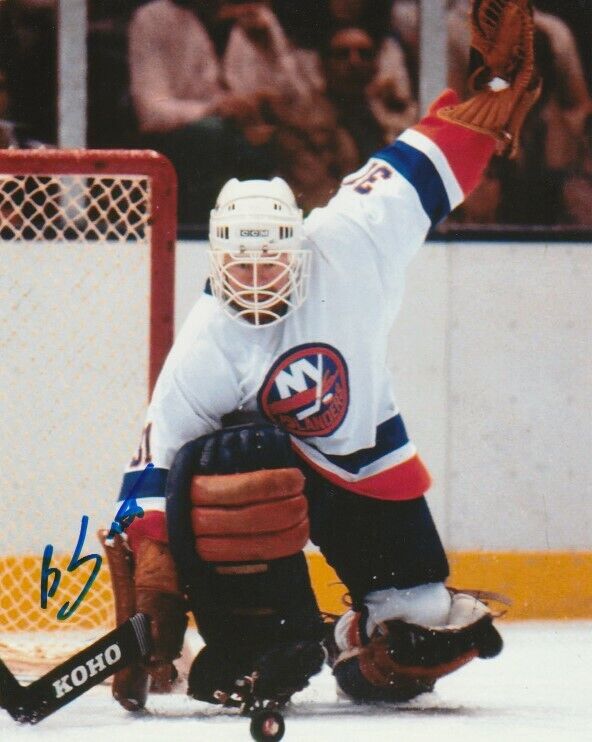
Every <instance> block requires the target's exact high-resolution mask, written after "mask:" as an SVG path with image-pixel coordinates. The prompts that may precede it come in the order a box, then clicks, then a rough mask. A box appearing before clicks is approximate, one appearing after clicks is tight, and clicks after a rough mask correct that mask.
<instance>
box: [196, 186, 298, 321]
mask: <svg viewBox="0 0 592 742" xmlns="http://www.w3.org/2000/svg"><path fill="white" fill-rule="evenodd" d="M303 241H304V236H303V230H302V211H301V210H300V209H299V208H298V206H297V205H296V200H295V198H294V194H293V193H292V191H291V189H290V187H289V186H288V184H287V183H286V182H285V181H284V180H282V179H281V178H273V180H271V181H268V180H246V181H239V180H237V179H236V178H233V179H232V180H229V181H228V183H226V185H225V186H224V187H223V188H222V190H221V191H220V195H219V196H218V200H217V202H216V206H215V208H214V209H213V210H212V212H211V215H210V249H209V250H208V257H209V261H210V278H211V283H212V291H213V293H214V296H215V297H216V298H217V299H218V301H219V302H220V303H221V304H222V306H223V308H224V310H225V311H226V312H227V313H228V314H229V315H230V316H231V317H232V318H233V319H242V320H246V321H247V322H249V323H250V324H252V325H254V326H255V327H259V326H262V325H269V324H272V323H274V322H279V321H281V320H282V319H284V318H285V317H286V316H287V315H288V314H289V313H290V312H292V311H293V310H295V309H298V307H299V306H301V305H302V303H303V302H304V300H305V298H306V291H307V284H308V276H309V268H310V258H311V253H310V250H309V249H308V248H306V247H304V245H303Z"/></svg>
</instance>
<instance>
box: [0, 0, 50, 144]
mask: <svg viewBox="0 0 592 742" xmlns="http://www.w3.org/2000/svg"><path fill="white" fill-rule="evenodd" d="M0 6H4V7H3V8H2V10H3V15H2V17H1V18H0V20H1V21H2V34H1V40H2V43H3V44H6V45H7V48H8V51H9V56H8V57H7V59H6V65H7V66H6V68H5V69H6V71H7V72H8V74H9V80H10V85H11V100H12V103H11V110H12V116H13V118H14V120H16V121H18V122H19V124H20V125H22V126H23V128H24V129H25V130H26V131H27V132H28V133H30V135H31V136H32V137H34V138H35V139H39V140H41V141H44V142H55V141H56V137H57V119H56V97H57V96H56V91H57V84H56V24H55V0H12V1H11V2H6V3H0Z"/></svg>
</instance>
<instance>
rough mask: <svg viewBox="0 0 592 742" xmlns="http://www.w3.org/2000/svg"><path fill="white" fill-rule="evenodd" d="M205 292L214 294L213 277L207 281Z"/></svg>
mask: <svg viewBox="0 0 592 742" xmlns="http://www.w3.org/2000/svg"><path fill="white" fill-rule="evenodd" d="M204 294H209V295H210V296H212V279H211V278H208V280H207V281H206V285H205V286H204Z"/></svg>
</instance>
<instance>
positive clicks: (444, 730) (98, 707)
mask: <svg viewBox="0 0 592 742" xmlns="http://www.w3.org/2000/svg"><path fill="white" fill-rule="evenodd" d="M502 633H503V635H504V639H505V642H506V646H505V650H504V651H503V652H502V654H501V655H500V656H499V657H498V658H496V659H493V660H487V661H482V660H476V661H474V662H472V663H471V664H470V665H468V666H467V667H465V668H463V669H461V670H460V671H459V672H456V673H454V674H453V675H450V676H449V677H447V678H443V679H442V680H441V681H439V683H438V686H437V688H438V691H437V693H434V694H431V695H426V696H423V697H421V698H420V699H416V700H415V701H413V702H411V703H409V704H405V705H402V706H399V707H394V706H377V707H372V708H369V707H359V706H355V705H354V704H352V703H350V702H348V701H345V700H338V699H337V697H336V694H335V686H334V682H333V678H332V676H331V673H330V672H329V671H328V670H325V671H323V673H322V674H321V675H319V676H317V677H316V678H314V679H313V682H312V683H311V685H310V687H309V688H307V689H306V690H305V691H303V692H302V693H300V694H298V695H297V696H295V697H294V701H293V704H292V707H291V709H290V711H289V712H288V713H287V715H286V735H285V737H284V739H285V740H286V742H305V741H306V742H389V741H390V740H396V741H397V742H419V741H421V742H428V741H429V742H459V741H463V740H470V742H500V740H504V742H517V741H518V742H520V741H522V740H533V742H534V741H535V740H536V742H551V741H552V742H563V741H564V740H567V741H568V742H580V740H586V742H592V703H591V696H592V677H591V675H592V622H557V623H555V622H536V623H530V622H529V623H515V624H512V623H505V624H503V625H502ZM150 708H151V713H150V714H145V715H143V716H141V717H137V716H133V715H131V714H128V713H126V712H125V711H124V710H123V709H121V708H120V707H119V706H118V705H117V704H116V703H115V702H114V701H113V700H112V699H111V696H110V689H109V688H108V687H106V686H100V687H98V688H94V689H93V690H91V691H90V692H89V693H88V694H86V695H85V696H82V697H81V698H79V699H78V700H76V701H74V702H73V703H71V704H70V705H69V706H66V707H65V708H64V709H62V710H61V711H58V712H57V713H56V714H54V715H53V716H51V717H49V718H48V719H46V720H45V721H43V722H41V724H39V726H37V727H31V726H19V725H17V724H16V723H15V722H14V721H13V720H12V719H11V718H10V717H9V716H8V714H7V713H6V712H4V711H0V740H2V742H12V741H13V740H15V742H32V741H33V740H41V741H42V742H57V741H58V740H59V741H60V742H73V741H74V740H77V741H80V742H99V740H100V741H101V742H106V741H107V740H109V741H113V742H135V741H136V740H138V741H139V742H189V741H191V742H217V740H225V742H231V741H233V740H237V741H238V740H245V742H248V741H249V740H250V739H251V737H250V734H249V722H248V720H247V719H244V718H241V717H238V716H233V715H231V714H230V713H229V712H222V711H221V710H220V709H219V708H217V707H214V706H209V705H207V704H201V703H198V702H195V701H190V700H189V699H188V698H186V697H184V696H180V695H178V696H169V697H166V698H154V697H153V699H152V700H151V703H150Z"/></svg>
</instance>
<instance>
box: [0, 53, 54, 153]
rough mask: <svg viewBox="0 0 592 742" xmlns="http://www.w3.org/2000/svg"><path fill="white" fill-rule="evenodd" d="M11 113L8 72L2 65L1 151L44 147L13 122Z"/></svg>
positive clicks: (0, 100)
mask: <svg viewBox="0 0 592 742" xmlns="http://www.w3.org/2000/svg"><path fill="white" fill-rule="evenodd" d="M11 113H12V112H11V99H10V85H9V78H8V71H7V68H6V67H3V66H2V65H1V64H0V149H8V148H14V149H33V148H37V147H42V146H43V145H42V144H41V142H38V141H37V140H35V139H31V138H30V137H29V136H28V135H27V132H26V129H25V127H23V126H21V125H19V124H18V123H15V122H14V121H13V120H12V115H11Z"/></svg>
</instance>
